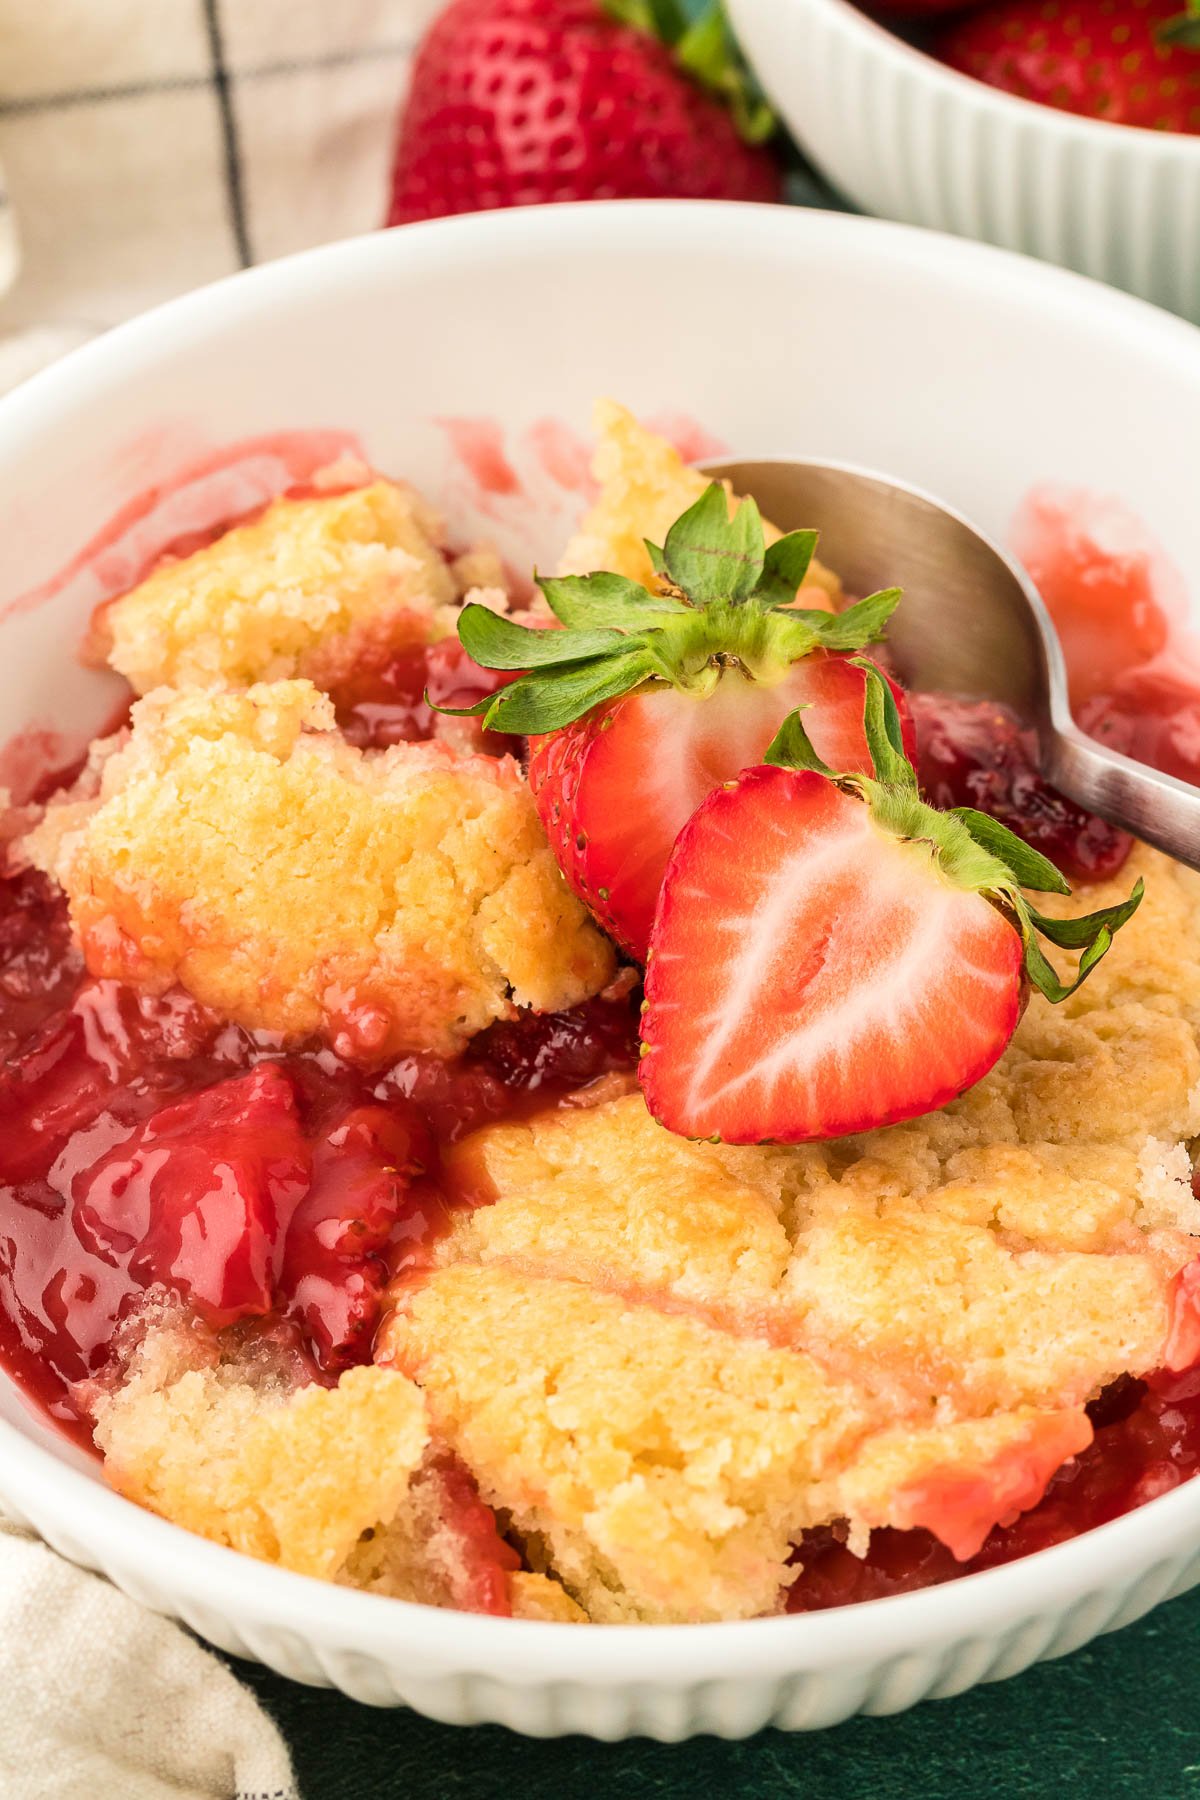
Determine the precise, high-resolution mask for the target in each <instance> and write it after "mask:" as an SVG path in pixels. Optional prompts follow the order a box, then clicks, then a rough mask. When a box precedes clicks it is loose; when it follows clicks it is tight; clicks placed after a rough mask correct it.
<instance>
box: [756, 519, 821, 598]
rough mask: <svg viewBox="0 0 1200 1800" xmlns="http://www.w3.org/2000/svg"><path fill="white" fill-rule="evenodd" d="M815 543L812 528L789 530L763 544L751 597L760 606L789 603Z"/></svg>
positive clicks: (806, 569) (800, 583)
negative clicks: (755, 583)
mask: <svg viewBox="0 0 1200 1800" xmlns="http://www.w3.org/2000/svg"><path fill="white" fill-rule="evenodd" d="M816 547H817V533H816V532H815V531H789V532H788V534H787V536H786V537H781V538H779V539H778V540H777V541H776V542H775V543H773V544H770V545H769V546H768V547H767V553H766V556H765V557H764V559H763V572H762V577H761V579H760V581H759V583H758V586H757V587H756V588H755V590H754V598H755V599H756V600H757V601H758V603H759V605H760V606H790V605H791V604H792V602H793V601H794V600H795V598H796V593H797V590H798V589H799V588H801V587H802V586H803V585H804V577H805V576H806V575H807V574H808V569H809V564H810V563H811V562H812V559H813V551H814V550H815V549H816Z"/></svg>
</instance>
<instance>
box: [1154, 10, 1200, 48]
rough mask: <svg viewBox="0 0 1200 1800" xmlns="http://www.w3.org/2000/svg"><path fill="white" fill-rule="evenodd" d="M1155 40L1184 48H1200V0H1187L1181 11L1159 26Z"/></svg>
mask: <svg viewBox="0 0 1200 1800" xmlns="http://www.w3.org/2000/svg"><path fill="white" fill-rule="evenodd" d="M1154 36H1155V40H1156V42H1158V43H1160V44H1174V45H1177V46H1178V47H1179V48H1181V49H1184V50H1200V0H1187V4H1186V6H1185V7H1184V9H1183V11H1182V12H1181V13H1176V14H1175V17H1174V18H1173V19H1167V20H1166V21H1165V23H1163V24H1162V25H1160V26H1158V28H1157V29H1156V31H1155V33H1154Z"/></svg>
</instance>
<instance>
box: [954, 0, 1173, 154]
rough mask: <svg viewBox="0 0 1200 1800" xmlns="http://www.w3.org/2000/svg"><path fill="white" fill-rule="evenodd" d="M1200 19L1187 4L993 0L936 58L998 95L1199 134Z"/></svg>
mask: <svg viewBox="0 0 1200 1800" xmlns="http://www.w3.org/2000/svg"><path fill="white" fill-rule="evenodd" d="M1198 46H1200V13H1197V12H1196V11H1195V10H1192V11H1190V12H1189V13H1186V14H1184V15H1180V12H1179V0H1071V4H1070V5H1066V4H1058V3H1057V0H1051V4H1049V5H1047V4H1045V0H993V3H992V4H991V5H990V6H985V7H983V8H981V10H980V11H978V12H973V13H970V14H968V15H967V16H966V17H965V18H962V19H958V20H956V21H955V22H954V23H953V24H951V25H947V26H946V27H944V28H943V29H942V30H941V31H940V32H939V33H938V35H937V36H936V37H935V38H934V40H933V46H932V47H933V51H934V54H935V55H936V56H939V57H940V58H941V60H942V61H943V62H946V63H949V65H950V67H951V68H954V69H960V70H961V71H962V73H963V74H964V75H973V76H975V78H976V79H977V80H978V81H986V82H987V83H988V85H989V86H990V87H996V88H1003V90H1004V91H1005V93H1008V94H1018V95H1020V97H1021V98H1022V99H1024V100H1037V101H1040V102H1041V104H1042V105H1044V106H1054V107H1057V108H1058V109H1059V111H1060V112H1073V113H1082V114H1084V115H1086V116H1087V117H1089V118H1095V119H1107V120H1109V121H1110V122H1111V123H1113V124H1117V125H1140V126H1143V127H1145V128H1148V129H1149V130H1152V131H1180V132H1189V133H1193V134H1196V133H1200V55H1197V54H1196V50H1197V47H1198Z"/></svg>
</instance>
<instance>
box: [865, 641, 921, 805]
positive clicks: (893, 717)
mask: <svg viewBox="0 0 1200 1800" xmlns="http://www.w3.org/2000/svg"><path fill="white" fill-rule="evenodd" d="M852 660H853V663H854V667H855V668H856V669H861V670H862V672H863V674H864V675H865V676H866V693H865V695H864V700H863V734H864V736H865V737H866V740H867V749H868V750H869V751H870V752H871V761H872V762H873V763H874V765H875V779H876V780H877V781H878V782H880V783H881V784H882V785H883V786H884V787H891V788H900V789H902V790H903V791H905V792H908V791H911V792H912V793H914V794H915V793H916V791H917V772H916V770H915V769H914V768H913V766H912V764H911V763H910V762H909V760H908V758H907V756H906V755H905V754H904V731H903V727H902V726H901V724H900V714H899V711H898V710H897V707H896V698H895V695H894V694H893V693H892V690H891V688H890V687H889V686H888V684H887V682H886V681H885V680H884V678H883V676H882V675H881V674H880V672H879V670H878V669H877V668H876V667H875V664H874V663H873V662H871V661H870V659H869V658H868V657H865V656H856V657H854V658H853V659H852Z"/></svg>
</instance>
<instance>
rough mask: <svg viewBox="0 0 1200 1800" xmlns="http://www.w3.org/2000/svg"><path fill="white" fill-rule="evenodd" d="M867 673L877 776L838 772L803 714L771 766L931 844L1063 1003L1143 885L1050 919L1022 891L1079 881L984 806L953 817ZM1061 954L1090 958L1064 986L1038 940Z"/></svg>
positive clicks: (788, 727) (1030, 972) (865, 665)
mask: <svg viewBox="0 0 1200 1800" xmlns="http://www.w3.org/2000/svg"><path fill="white" fill-rule="evenodd" d="M854 661H855V665H856V667H858V668H860V669H862V670H863V672H864V674H865V676H866V696H865V700H864V704H863V731H864V735H865V737H866V740H867V748H868V750H869V751H870V754H871V762H872V766H873V768H874V771H875V774H874V777H873V778H872V777H871V776H869V775H859V774H836V773H835V772H834V771H833V770H832V769H830V768H829V767H828V766H827V765H826V764H825V763H824V762H822V761H821V758H820V757H819V756H818V755H817V753H816V751H815V750H814V749H813V746H812V742H811V740H810V738H809V736H808V733H807V732H806V731H805V729H804V724H803V721H802V720H801V717H800V714H799V712H793V713H791V714H790V715H789V716H788V718H786V719H785V720H784V722H783V724H782V725H781V726H780V728H779V731H778V732H777V733H776V736H775V738H774V741H773V742H772V743H771V745H770V747H769V749H768V750H767V753H766V755H765V756H764V758H763V761H764V762H766V763H771V764H774V765H775V766H776V767H778V768H784V769H806V770H808V771H810V772H811V773H813V774H816V775H822V776H824V777H825V778H826V779H827V780H829V781H832V782H834V783H835V784H836V785H837V786H838V787H839V788H841V789H842V791H843V792H844V793H850V794H855V795H857V797H858V798H859V799H861V800H863V801H865V802H866V804H867V805H868V806H869V807H870V809H871V816H872V818H873V819H874V821H875V823H876V824H877V825H878V826H879V827H880V829H881V830H884V831H886V832H888V833H889V834H890V835H891V836H893V837H896V838H900V839H901V840H903V841H904V842H908V843H923V844H928V845H929V846H930V849H931V851H932V853H933V856H934V858H935V860H936V862H937V866H938V868H939V869H940V871H941V873H942V874H943V875H944V876H945V878H946V879H947V880H948V881H952V882H953V883H954V884H955V886H956V887H962V888H966V889H968V890H970V891H971V892H974V893H980V894H982V895H983V896H984V897H985V899H988V900H991V901H992V902H993V904H994V905H996V906H998V907H999V909H1000V910H1001V911H1002V912H1003V913H1004V914H1005V915H1006V917H1008V918H1009V919H1010V920H1011V921H1012V923H1013V926H1014V928H1015V929H1016V930H1017V931H1019V932H1020V934H1021V941H1022V944H1023V946H1024V961H1025V973H1026V976H1027V977H1028V979H1029V980H1030V981H1031V982H1032V983H1033V985H1034V987H1036V988H1037V990H1038V992H1039V993H1041V994H1044V995H1045V997H1046V999H1047V1000H1050V1001H1052V1002H1053V1003H1054V1004H1057V1003H1058V1002H1059V1001H1061V1000H1065V999H1066V998H1067V997H1068V995H1070V994H1073V993H1074V992H1075V990H1076V988H1077V987H1079V985H1080V983H1081V982H1083V981H1085V980H1086V979H1087V977H1088V976H1089V975H1090V974H1091V972H1092V970H1093V969H1094V968H1095V967H1096V965H1097V963H1098V962H1100V960H1101V958H1102V957H1104V956H1106V955H1107V953H1108V951H1109V949H1110V948H1111V945H1112V941H1113V937H1114V935H1115V933H1116V932H1118V931H1119V930H1120V929H1121V927H1122V925H1124V924H1125V923H1126V922H1127V921H1128V920H1129V919H1131V918H1132V917H1133V915H1134V913H1135V912H1136V911H1137V909H1138V907H1139V905H1140V904H1141V900H1142V894H1143V891H1144V889H1143V884H1142V882H1141V880H1140V879H1139V880H1138V881H1137V883H1136V884H1135V886H1134V888H1133V891H1132V893H1131V894H1130V895H1129V898H1128V899H1127V900H1122V901H1121V902H1119V904H1118V905H1116V906H1106V907H1101V908H1100V909H1099V910H1098V911H1097V912H1093V913H1088V914H1086V915H1085V916H1084V917H1081V918H1069V919H1056V918H1052V917H1048V916H1047V915H1045V914H1044V913H1041V912H1039V911H1038V910H1037V908H1036V907H1035V906H1033V905H1031V903H1030V902H1029V900H1028V899H1027V898H1026V896H1025V894H1024V893H1023V892H1022V889H1024V888H1031V889H1033V890H1034V891H1035V892H1037V893H1053V894H1069V893H1070V892H1071V884H1070V883H1069V882H1068V881H1067V879H1066V877H1065V876H1064V875H1063V874H1062V872H1061V871H1060V870H1059V869H1056V868H1055V866H1054V864H1053V863H1052V862H1051V861H1050V860H1049V858H1048V857H1045V856H1043V855H1042V854H1041V852H1040V851H1038V850H1035V849H1033V848H1032V846H1031V845H1029V844H1026V843H1025V842H1024V841H1023V840H1022V839H1021V838H1019V837H1017V835H1016V833H1015V832H1012V831H1010V830H1009V829H1008V827H1007V825H1002V824H1001V823H1000V821H999V820H998V819H993V818H992V817H991V816H990V815H989V814H988V813H983V812H979V811H977V810H976V809H975V808H974V807H970V806H959V807H955V808H953V809H952V810H951V811H948V812H943V811H941V810H940V809H939V808H938V807H935V806H931V805H930V804H929V802H928V801H926V800H923V799H922V798H921V796H920V790H919V786H918V782H917V772H916V770H915V769H914V768H913V766H912V764H911V763H910V762H909V760H908V758H907V757H906V756H905V754H904V746H903V739H902V737H901V731H900V717H899V713H898V712H897V710H896V702H895V698H894V696H893V694H892V691H891V688H890V687H889V685H888V683H887V681H886V680H885V679H884V677H883V675H882V674H881V673H880V671H879V669H878V668H877V667H876V666H875V664H874V663H873V662H871V661H869V660H868V659H867V658H866V657H856V658H855V659H854ZM1039 932H1040V933H1041V935H1042V936H1043V937H1045V938H1047V939H1048V940H1049V942H1050V943H1052V944H1056V945H1058V946H1059V947H1060V948H1061V949H1067V950H1079V951H1080V952H1081V955H1080V958H1079V964H1078V968H1077V970H1076V974H1075V979H1074V980H1073V981H1071V982H1069V983H1066V982H1063V981H1062V980H1061V978H1060V977H1059V975H1058V973H1057V971H1056V970H1055V969H1054V967H1053V965H1052V964H1051V962H1050V961H1049V959H1048V957H1047V956H1046V954H1045V951H1044V950H1043V949H1042V947H1041V944H1040V943H1039V942H1038V933H1039Z"/></svg>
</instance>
